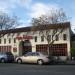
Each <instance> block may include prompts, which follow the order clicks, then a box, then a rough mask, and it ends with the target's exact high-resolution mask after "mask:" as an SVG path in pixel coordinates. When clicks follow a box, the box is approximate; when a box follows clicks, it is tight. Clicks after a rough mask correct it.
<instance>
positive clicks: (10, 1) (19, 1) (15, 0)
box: [0, 0, 32, 12]
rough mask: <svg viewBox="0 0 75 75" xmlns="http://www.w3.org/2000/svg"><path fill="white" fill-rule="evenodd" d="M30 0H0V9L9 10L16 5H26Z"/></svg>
mask: <svg viewBox="0 0 75 75" xmlns="http://www.w3.org/2000/svg"><path fill="white" fill-rule="evenodd" d="M31 2H32V0H0V11H3V12H10V11H12V9H14V8H16V7H17V6H23V7H28V6H29V4H30V3H31Z"/></svg>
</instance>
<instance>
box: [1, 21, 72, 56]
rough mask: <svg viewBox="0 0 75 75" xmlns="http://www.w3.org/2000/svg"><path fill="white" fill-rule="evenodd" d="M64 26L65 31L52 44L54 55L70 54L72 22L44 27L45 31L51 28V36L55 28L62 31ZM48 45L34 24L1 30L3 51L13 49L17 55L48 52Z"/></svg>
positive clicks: (51, 48)
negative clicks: (34, 27) (33, 27)
mask: <svg viewBox="0 0 75 75" xmlns="http://www.w3.org/2000/svg"><path fill="white" fill-rule="evenodd" d="M42 28H43V27H42ZM62 28H63V32H62V33H60V34H59V36H58V40H55V41H54V43H53V44H51V46H50V50H52V52H53V56H62V57H63V56H70V35H71V34H70V32H71V28H70V23H69V22H65V23H58V24H50V25H44V28H43V30H44V31H45V30H47V29H48V30H50V33H49V35H50V36H52V32H53V29H59V31H60V29H62ZM33 33H34V34H33ZM55 38H56V37H55ZM50 39H51V38H50ZM47 46H48V42H47V40H46V39H45V38H43V37H42V36H41V35H39V29H38V28H37V27H36V29H35V32H34V31H33V30H32V26H30V27H23V28H16V29H10V30H2V31H0V51H1V52H4V51H11V52H12V53H13V54H14V55H15V56H16V55H17V56H18V55H23V54H24V53H26V52H29V51H32V52H35V51H39V52H44V53H45V52H46V53H47Z"/></svg>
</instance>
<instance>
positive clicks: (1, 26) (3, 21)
mask: <svg viewBox="0 0 75 75" xmlns="http://www.w3.org/2000/svg"><path fill="white" fill-rule="evenodd" d="M17 25H19V21H18V18H17V16H9V15H8V14H6V13H3V12H1V13H0V30H8V29H12V28H15V27H16V26H17Z"/></svg>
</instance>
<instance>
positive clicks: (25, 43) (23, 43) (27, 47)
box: [19, 40, 32, 55]
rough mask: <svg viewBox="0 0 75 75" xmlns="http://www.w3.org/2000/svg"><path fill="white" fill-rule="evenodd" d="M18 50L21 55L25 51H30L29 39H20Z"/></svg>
mask: <svg viewBox="0 0 75 75" xmlns="http://www.w3.org/2000/svg"><path fill="white" fill-rule="evenodd" d="M19 50H21V54H22V55H24V54H26V53H27V52H31V51H32V45H31V42H30V41H29V40H25V41H21V42H20V46H19Z"/></svg>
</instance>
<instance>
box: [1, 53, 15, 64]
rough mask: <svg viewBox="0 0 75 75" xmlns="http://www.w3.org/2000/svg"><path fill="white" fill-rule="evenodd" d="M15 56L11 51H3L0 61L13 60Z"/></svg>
mask: <svg viewBox="0 0 75 75" xmlns="http://www.w3.org/2000/svg"><path fill="white" fill-rule="evenodd" d="M13 61H14V56H13V54H12V53H11V52H1V53H0V62H2V63H4V62H13Z"/></svg>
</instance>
